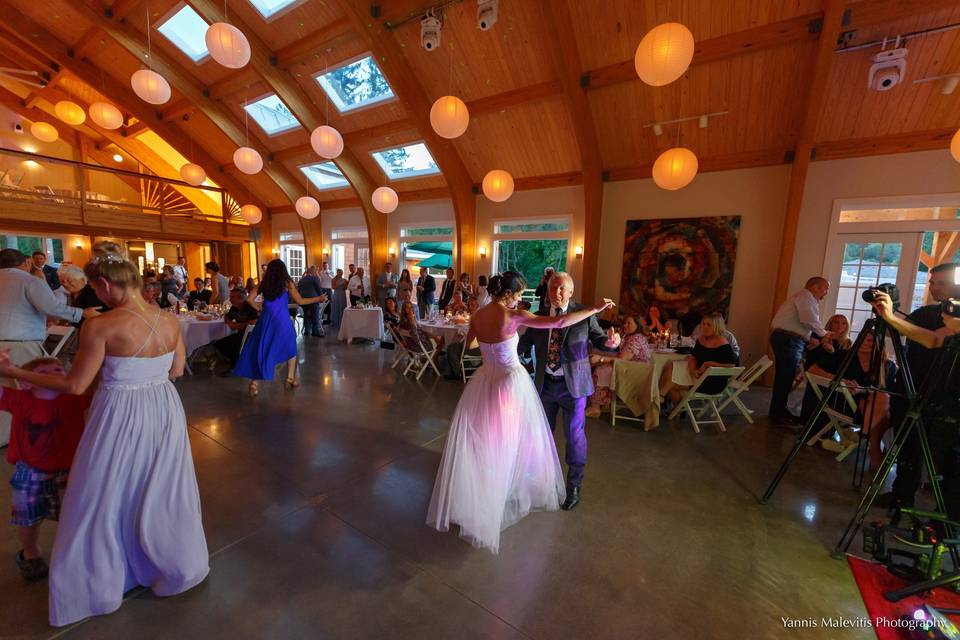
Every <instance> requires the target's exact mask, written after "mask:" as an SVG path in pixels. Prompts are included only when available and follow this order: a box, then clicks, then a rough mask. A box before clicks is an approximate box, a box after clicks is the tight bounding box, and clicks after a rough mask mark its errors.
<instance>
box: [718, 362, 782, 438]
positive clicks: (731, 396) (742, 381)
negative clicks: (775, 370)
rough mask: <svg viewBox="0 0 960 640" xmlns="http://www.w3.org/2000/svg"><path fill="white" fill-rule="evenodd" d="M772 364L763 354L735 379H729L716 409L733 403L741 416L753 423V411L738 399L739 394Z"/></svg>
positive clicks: (748, 388)
mask: <svg viewBox="0 0 960 640" xmlns="http://www.w3.org/2000/svg"><path fill="white" fill-rule="evenodd" d="M772 364H773V360H771V359H770V358H769V357H768V356H763V357H762V358H760V359H759V360H757V361H756V362H754V363H753V365H752V366H751V367H750V368H749V369H747V370H746V371H744V372H743V373H741V374H740V375H739V376H737V378H736V379H734V380H731V381H730V383H729V384H728V385H727V387H726V389H724V390H723V394H724V395H723V401H722V402H721V403H720V405H719V406H717V411H723V410H724V409H725V408H726V407H727V405H729V404H733V406H735V407H736V408H737V409H738V410H739V411H740V413H742V414H743V417H744V418H746V419H747V422H749V423H750V424H753V411H751V410H750V409H748V408H747V406H746V405H745V404H743V401H742V400H741V399H740V394H742V393H743V392H744V391H749V390H750V385H752V384H753V383H754V382H756V380H757V378H759V377H760V376H762V375H763V373H764V371H766V370H767V369H769V368H770V366H771V365H772Z"/></svg>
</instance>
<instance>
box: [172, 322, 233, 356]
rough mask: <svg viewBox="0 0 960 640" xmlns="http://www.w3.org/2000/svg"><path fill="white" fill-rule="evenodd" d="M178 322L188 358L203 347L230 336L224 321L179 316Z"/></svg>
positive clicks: (228, 328)
mask: <svg viewBox="0 0 960 640" xmlns="http://www.w3.org/2000/svg"><path fill="white" fill-rule="evenodd" d="M177 320H179V321H180V334H181V335H182V336H183V346H184V347H186V352H187V355H188V356H189V355H190V354H191V353H193V352H194V351H196V350H197V349H199V348H200V347H202V346H203V345H205V344H210V343H211V342H214V341H215V340H219V339H220V338H225V337H227V336H228V335H230V327H228V326H227V325H226V323H224V321H223V320H206V321H204V320H197V319H196V318H191V317H190V316H178V317H177Z"/></svg>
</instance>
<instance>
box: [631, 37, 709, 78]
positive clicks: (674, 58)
mask: <svg viewBox="0 0 960 640" xmlns="http://www.w3.org/2000/svg"><path fill="white" fill-rule="evenodd" d="M693 49H694V41H693V34H692V33H690V29H687V28H686V27H685V26H683V25H682V24H680V23H679V22H667V23H664V24H661V25H658V26H656V27H654V28H653V29H651V30H650V31H648V32H647V35H645V36H643V40H641V41H640V45H639V46H638V47H637V52H636V54H634V56H633V66H634V67H635V68H636V70H637V75H638V76H640V79H641V80H643V81H644V82H646V83H647V84H649V85H650V86H652V87H662V86H664V85H666V84H670V83H671V82H673V81H674V80H676V79H677V78H679V77H680V76H682V75H683V74H684V73H685V72H686V70H687V69H688V68H690V61H691V60H693Z"/></svg>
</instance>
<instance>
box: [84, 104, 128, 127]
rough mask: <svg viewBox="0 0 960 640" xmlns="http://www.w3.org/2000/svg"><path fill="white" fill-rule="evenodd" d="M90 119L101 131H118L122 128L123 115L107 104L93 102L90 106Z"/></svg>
mask: <svg viewBox="0 0 960 640" xmlns="http://www.w3.org/2000/svg"><path fill="white" fill-rule="evenodd" d="M90 119H91V120H93V122H94V123H95V124H96V125H97V126H99V127H101V128H103V129H110V130H113V129H119V128H120V127H122V126H123V114H122V113H120V109H117V108H116V107H115V106H113V105H112V104H110V103H109V102H94V103H93V104H91V105H90Z"/></svg>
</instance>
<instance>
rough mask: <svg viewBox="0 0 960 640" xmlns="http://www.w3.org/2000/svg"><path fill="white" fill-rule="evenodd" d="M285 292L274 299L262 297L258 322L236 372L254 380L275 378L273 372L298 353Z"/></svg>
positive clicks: (238, 361) (235, 369)
mask: <svg viewBox="0 0 960 640" xmlns="http://www.w3.org/2000/svg"><path fill="white" fill-rule="evenodd" d="M288 301H289V297H288V295H287V292H286V291H284V292H283V293H281V294H280V295H279V296H277V297H276V298H274V299H273V300H267V299H266V298H264V299H263V310H262V311H261V312H260V317H259V318H257V324H256V325H255V326H254V327H253V331H251V332H250V336H249V337H248V338H247V341H246V342H245V343H244V344H243V349H242V350H241V351H240V357H239V358H237V366H236V367H234V369H233V375H235V376H238V377H241V378H249V379H251V380H273V371H274V369H276V368H277V365H279V364H282V363H284V362H286V361H287V360H289V359H290V358H293V357H295V356H296V355H297V334H296V332H295V331H294V329H293V321H292V320H291V319H290V310H289V308H288V307H287V303H288Z"/></svg>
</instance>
